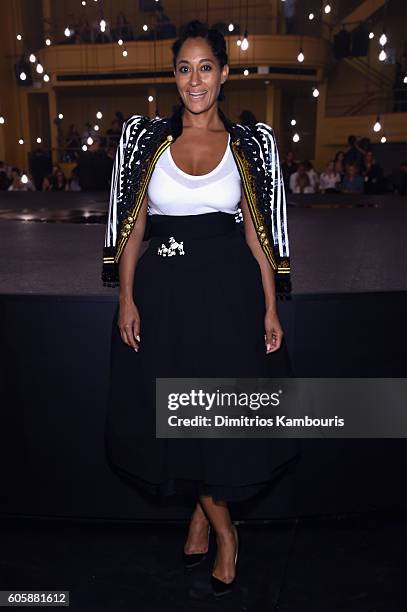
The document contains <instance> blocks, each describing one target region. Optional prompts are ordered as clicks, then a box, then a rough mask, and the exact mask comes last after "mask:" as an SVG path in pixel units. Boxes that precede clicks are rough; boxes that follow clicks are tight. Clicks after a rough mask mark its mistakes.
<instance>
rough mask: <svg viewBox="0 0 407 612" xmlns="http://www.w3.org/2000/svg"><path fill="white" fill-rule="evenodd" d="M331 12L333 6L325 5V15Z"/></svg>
mask: <svg viewBox="0 0 407 612" xmlns="http://www.w3.org/2000/svg"><path fill="white" fill-rule="evenodd" d="M331 10H332V9H331V5H330V4H325V7H324V13H325V15H329V13H330V12H331Z"/></svg>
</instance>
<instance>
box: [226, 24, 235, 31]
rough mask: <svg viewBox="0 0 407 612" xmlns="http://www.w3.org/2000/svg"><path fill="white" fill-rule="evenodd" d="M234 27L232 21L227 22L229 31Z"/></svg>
mask: <svg viewBox="0 0 407 612" xmlns="http://www.w3.org/2000/svg"><path fill="white" fill-rule="evenodd" d="M234 29H235V26H234V25H233V23H229V25H228V30H229V32H233V30H234Z"/></svg>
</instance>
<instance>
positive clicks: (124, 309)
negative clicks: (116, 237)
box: [118, 194, 147, 351]
mask: <svg viewBox="0 0 407 612" xmlns="http://www.w3.org/2000/svg"><path fill="white" fill-rule="evenodd" d="M146 220H147V194H146V196H145V198H144V200H143V203H142V205H141V208H140V211H139V214H138V216H137V221H136V223H135V224H134V227H133V230H132V232H131V234H130V236H129V239H128V241H127V244H126V246H125V248H124V250H123V253H122V255H121V257H120V262H119V275H120V289H119V319H118V326H119V329H120V335H121V337H122V340H123V342H125V343H126V344H128V345H129V346H131V347H132V348H133V349H134V350H136V351H137V350H138V348H139V345H138V342H140V316H139V312H138V309H137V306H136V305H135V303H134V300H133V282H134V273H135V270H136V266H137V262H138V259H139V256H140V248H141V244H142V242H143V236H144V232H145V227H146Z"/></svg>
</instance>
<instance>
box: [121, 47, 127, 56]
mask: <svg viewBox="0 0 407 612" xmlns="http://www.w3.org/2000/svg"><path fill="white" fill-rule="evenodd" d="M122 55H123V57H127V51H126V49H125V50H124V51H123V53H122Z"/></svg>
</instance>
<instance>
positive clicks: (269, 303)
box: [240, 190, 283, 353]
mask: <svg viewBox="0 0 407 612" xmlns="http://www.w3.org/2000/svg"><path fill="white" fill-rule="evenodd" d="M240 207H241V209H242V213H243V221H244V230H245V238H246V242H247V245H248V247H249V248H250V250H251V252H252V253H253V256H254V257H255V258H256V260H257V262H258V264H259V266H260V270H261V278H262V284H263V290H264V297H265V304H266V314H265V318H264V327H265V344H266V349H267V350H266V352H267V353H271V352H273V351H276V350H277V349H279V348H280V345H281V341H282V339H283V330H282V328H281V325H280V322H279V320H278V315H277V302H276V284H275V276H274V270H273V268H272V267H271V265H270V263H269V261H268V259H267V257H266V255H265V253H264V251H263V249H262V247H261V244H260V242H259V239H258V237H257V234H256V230H255V228H254V225H253V221H252V218H251V215H250V211H249V206H248V204H247V200H246V196H245V194H244V192H243V190H242V198H241V202H240Z"/></svg>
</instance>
